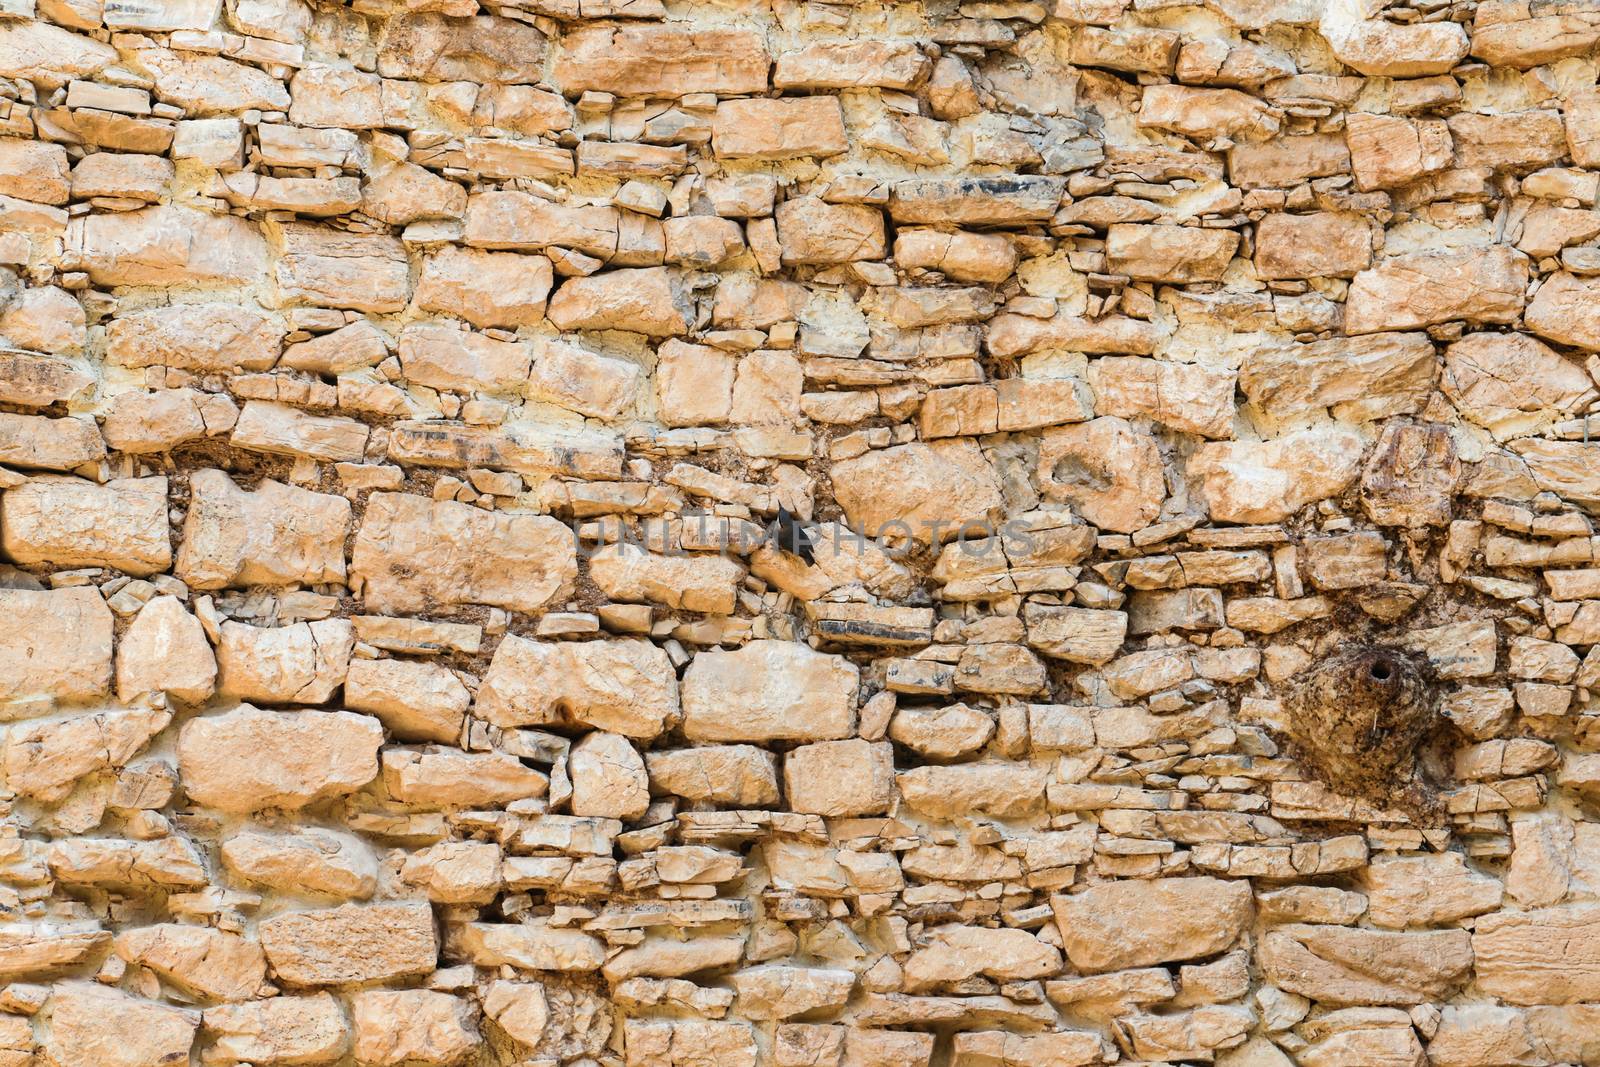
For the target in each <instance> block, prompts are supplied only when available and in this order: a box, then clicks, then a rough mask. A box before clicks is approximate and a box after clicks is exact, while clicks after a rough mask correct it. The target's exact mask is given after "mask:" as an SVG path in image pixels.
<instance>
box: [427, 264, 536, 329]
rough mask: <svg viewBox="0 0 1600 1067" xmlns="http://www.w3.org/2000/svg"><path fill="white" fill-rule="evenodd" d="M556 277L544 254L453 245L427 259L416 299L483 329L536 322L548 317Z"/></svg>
mask: <svg viewBox="0 0 1600 1067" xmlns="http://www.w3.org/2000/svg"><path fill="white" fill-rule="evenodd" d="M551 279H552V273H551V270H550V261H549V260H548V259H546V258H545V257H544V256H523V255H517V254H516V253H513V252H484V251H480V250H479V249H476V248H458V247H456V246H454V245H450V246H447V247H445V248H442V249H440V250H439V251H438V252H437V253H436V254H434V255H432V256H429V257H428V258H427V259H426V260H425V261H424V262H423V265H422V275H421V278H420V279H419V280H418V282H417V292H416V302H417V306H418V307H420V308H422V309H423V310H425V311H440V312H444V313H445V314H447V315H455V316H457V317H459V318H463V319H465V320H467V321H468V322H470V323H472V325H474V326H477V327H480V328H482V327H486V326H499V327H504V328H514V327H517V326H536V325H538V324H539V322H540V321H541V320H542V319H543V318H544V309H545V299H546V297H548V296H549V295H550V286H551Z"/></svg>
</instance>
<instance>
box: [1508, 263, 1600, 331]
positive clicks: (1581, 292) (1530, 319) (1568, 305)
mask: <svg viewBox="0 0 1600 1067" xmlns="http://www.w3.org/2000/svg"><path fill="white" fill-rule="evenodd" d="M1597 295H1600V283H1596V282H1595V281H1594V280H1592V279H1588V278H1578V277H1574V276H1573V275H1571V274H1568V273H1566V272H1565V271H1558V272H1557V273H1555V274H1552V275H1551V276H1550V277H1548V278H1546V279H1545V281H1544V284H1542V285H1540V286H1539V291H1538V292H1537V293H1535V294H1533V302H1532V303H1530V304H1529V305H1528V312H1527V314H1526V315H1525V316H1524V321H1525V322H1526V324H1527V327H1528V329H1530V330H1532V331H1533V332H1534V333H1536V334H1538V335H1539V336H1540V337H1546V338H1549V339H1550V340H1552V341H1554V342H1555V343H1556V344H1560V345H1571V346H1573V347H1574V348H1584V349H1589V350H1600V312H1596V310H1595V298H1596V296H1597Z"/></svg>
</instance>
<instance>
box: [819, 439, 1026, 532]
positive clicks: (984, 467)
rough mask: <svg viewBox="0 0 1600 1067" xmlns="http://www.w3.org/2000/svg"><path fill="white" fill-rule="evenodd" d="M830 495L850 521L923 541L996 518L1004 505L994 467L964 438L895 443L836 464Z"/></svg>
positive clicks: (866, 530) (874, 529)
mask: <svg viewBox="0 0 1600 1067" xmlns="http://www.w3.org/2000/svg"><path fill="white" fill-rule="evenodd" d="M831 474H832V478H833V490H834V495H835V496H836V497H837V499H838V501H839V506H840V507H841V508H843V509H844V513H845V515H846V517H848V519H849V520H850V524H851V526H853V527H855V528H857V529H860V530H862V531H864V532H865V533H867V534H868V535H869V536H872V537H880V536H885V535H893V536H899V537H905V538H909V539H913V540H916V541H919V542H922V543H924V544H926V543H928V542H938V541H944V540H947V539H949V538H950V537H952V536H954V535H955V533H956V532H957V531H958V530H959V529H960V528H961V526H962V524H964V523H968V522H979V523H982V522H991V523H993V522H995V520H997V519H998V517H999V515H1000V513H1001V511H1002V510H1003V508H1004V506H1005V504H1004V501H1003V500H1002V498H1001V496H1000V485H999V479H998V476H997V475H996V474H995V470H994V468H993V467H992V466H991V465H990V463H989V461H988V459H987V458H985V456H984V454H983V451H982V449H980V448H979V447H978V445H977V444H976V442H974V441H971V440H968V439H958V440H948V441H935V442H932V443H929V444H922V443H917V444H909V445H898V446H896V447H894V448H884V449H878V450H875V451H871V452H868V453H867V454H866V455H864V456H859V457H857V458H855V459H850V460H845V461H843V462H840V463H836V464H834V466H833V470H832V472H831Z"/></svg>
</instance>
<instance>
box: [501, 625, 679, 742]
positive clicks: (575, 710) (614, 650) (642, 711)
mask: <svg viewBox="0 0 1600 1067" xmlns="http://www.w3.org/2000/svg"><path fill="white" fill-rule="evenodd" d="M475 710H476V712H477V713H478V714H479V715H481V716H482V717H483V718H484V719H486V720H487V721H489V722H492V723H494V724H496V725H498V726H532V725H544V724H548V723H556V722H560V721H562V719H563V717H565V718H566V719H568V720H571V721H573V722H577V723H581V724H583V725H586V726H591V727H594V728H595V729H600V730H609V731H611V732H613V733H618V734H622V735H623V736H624V737H636V738H640V739H642V740H648V739H650V738H653V737H655V736H657V735H658V734H660V733H661V732H662V731H663V730H665V729H668V728H670V727H671V726H672V725H674V724H675V723H676V722H677V719H678V684H677V678H676V676H675V674H674V672H673V669H672V664H671V662H670V661H669V660H668V658H667V654H666V653H665V652H664V651H662V650H661V649H660V648H657V647H656V646H655V645H653V644H651V643H650V642H649V641H641V640H611V641H572V642H545V641H530V640H528V639H527V638H523V637H518V636H516V635H514V634H511V635H507V636H506V637H505V638H503V639H502V640H501V642H500V645H499V647H498V648H496V649H495V654H494V658H493V660H491V661H490V664H489V671H488V673H487V674H486V675H484V678H483V684H482V685H481V686H479V688H478V699H477V705H476V708H475Z"/></svg>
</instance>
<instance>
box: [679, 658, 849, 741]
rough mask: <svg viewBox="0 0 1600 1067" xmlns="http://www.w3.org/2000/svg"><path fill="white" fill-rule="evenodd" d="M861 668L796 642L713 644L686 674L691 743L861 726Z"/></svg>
mask: <svg viewBox="0 0 1600 1067" xmlns="http://www.w3.org/2000/svg"><path fill="white" fill-rule="evenodd" d="M858 674H859V672H858V671H857V669H856V666H855V664H853V663H851V662H850V661H849V660H846V659H845V658H844V657H843V656H831V655H827V654H826V653H822V652H817V651H814V650H813V649H811V648H809V647H807V646H806V645H802V644H796V643H794V642H790V641H752V642H750V643H749V644H747V645H745V646H744V647H743V648H740V649H738V650H737V651H733V652H723V651H720V650H715V649H708V650H706V651H704V652H701V653H700V654H699V655H697V656H695V657H694V660H693V661H692V662H691V663H690V664H689V669H688V670H687V671H686V672H685V673H684V676H683V732H684V736H686V737H687V738H689V739H690V740H691V741H755V742H765V741H825V740H833V739H837V738H843V737H848V736H849V735H850V734H851V732H852V731H853V730H854V729H855V709H856V692H857V687H858V684H859V678H858Z"/></svg>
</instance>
